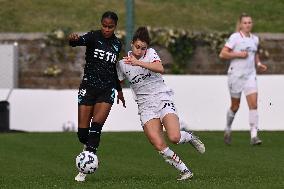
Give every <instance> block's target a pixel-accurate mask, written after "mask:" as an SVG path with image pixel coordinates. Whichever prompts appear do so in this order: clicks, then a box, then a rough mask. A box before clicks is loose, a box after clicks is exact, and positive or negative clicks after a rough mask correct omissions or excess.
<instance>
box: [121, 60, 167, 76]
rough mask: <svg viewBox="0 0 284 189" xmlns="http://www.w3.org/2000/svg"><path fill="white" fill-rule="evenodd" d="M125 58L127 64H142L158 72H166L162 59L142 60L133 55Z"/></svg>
mask: <svg viewBox="0 0 284 189" xmlns="http://www.w3.org/2000/svg"><path fill="white" fill-rule="evenodd" d="M123 59H124V62H125V63H126V64H131V65H132V66H140V67H142V68H146V69H148V70H151V71H153V72H156V73H161V74H162V73H164V67H163V64H162V62H161V61H155V62H142V61H139V60H137V59H136V58H135V57H134V56H133V55H130V56H128V57H124V58H123Z"/></svg>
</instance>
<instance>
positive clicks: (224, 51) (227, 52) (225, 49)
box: [219, 46, 248, 60]
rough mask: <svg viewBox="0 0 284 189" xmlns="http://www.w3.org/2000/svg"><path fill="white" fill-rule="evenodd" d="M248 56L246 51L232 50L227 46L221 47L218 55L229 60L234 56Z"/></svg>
mask: <svg viewBox="0 0 284 189" xmlns="http://www.w3.org/2000/svg"><path fill="white" fill-rule="evenodd" d="M247 56H248V53H247V52H246V51H241V52H233V51H232V49H230V48H228V47H226V46H225V47H223V49H222V50H221V52H220V54H219V57H220V58H221V59H226V60H231V59H234V58H246V57H247Z"/></svg>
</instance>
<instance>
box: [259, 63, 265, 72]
mask: <svg viewBox="0 0 284 189" xmlns="http://www.w3.org/2000/svg"><path fill="white" fill-rule="evenodd" d="M257 68H258V70H259V71H260V72H265V71H266V70H267V66H266V65H265V64H262V63H259V64H258V65H257Z"/></svg>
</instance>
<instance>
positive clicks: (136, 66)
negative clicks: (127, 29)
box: [117, 27, 205, 180]
mask: <svg viewBox="0 0 284 189" xmlns="http://www.w3.org/2000/svg"><path fill="white" fill-rule="evenodd" d="M149 44H150V38H149V33H148V30H147V28H145V27H140V28H138V29H137V31H136V32H135V34H134V36H133V39H132V44H131V48H132V51H130V52H128V56H127V57H124V58H123V60H121V61H119V63H118V64H117V72H118V77H119V80H121V81H122V80H124V79H127V80H128V81H129V83H130V87H131V89H132V92H133V96H134V99H135V101H136V103H137V105H138V111H139V112H138V114H139V115H140V120H141V124H142V127H143V130H144V133H145V135H146V136H147V138H148V139H149V142H150V143H151V144H152V145H153V146H154V147H155V149H156V150H157V151H158V152H159V154H160V155H162V156H163V158H164V159H165V161H166V162H168V163H169V164H170V165H173V166H174V167H175V168H176V169H177V170H179V171H180V173H181V177H180V178H179V179H178V180H186V179H190V178H192V177H193V173H192V172H191V171H190V169H189V168H188V167H187V166H186V165H185V164H184V163H183V162H182V160H181V159H180V158H179V157H178V155H177V154H176V153H175V152H173V151H172V150H171V149H170V148H169V147H168V145H167V144H166V142H165V140H164V137H163V127H164V128H165V130H166V132H167V136H168V138H169V140H170V141H171V142H172V143H174V144H183V143H190V144H191V145H192V146H193V147H194V148H195V149H196V150H197V151H198V152H199V153H204V152H205V146H204V144H203V143H202V142H201V141H200V140H199V139H198V137H196V136H194V135H193V134H192V132H189V131H188V130H186V131H180V123H179V118H178V116H177V111H176V107H175V105H174V102H173V91H172V90H171V89H170V88H168V87H167V86H166V84H165V83H164V80H163V78H162V75H161V73H163V71H164V68H163V65H162V63H161V60H160V58H159V56H158V54H157V53H156V52H155V50H154V49H152V48H148V46H149Z"/></svg>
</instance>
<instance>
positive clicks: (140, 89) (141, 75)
mask: <svg viewBox="0 0 284 189" xmlns="http://www.w3.org/2000/svg"><path fill="white" fill-rule="evenodd" d="M130 53H131V51H130V52H128V54H130ZM139 60H140V61H142V62H147V63H149V64H155V61H161V59H160V57H159V56H158V54H157V53H156V51H155V50H154V49H152V48H149V49H147V51H146V53H145V55H144V56H142V57H141V58H140V59H139ZM117 75H118V78H119V80H120V81H122V80H124V79H127V80H128V81H129V83H130V87H131V89H132V91H133V93H134V99H135V100H136V102H137V104H138V105H140V104H142V103H145V102H151V101H153V100H154V99H155V97H157V96H158V95H159V96H160V94H162V93H167V92H172V90H171V89H169V88H168V87H167V86H166V84H165V83H164V80H163V78H162V75H161V74H160V73H155V72H153V71H150V70H149V69H146V68H142V67H140V66H132V65H130V64H125V63H124V61H123V60H120V61H119V63H118V64H117ZM166 96H167V95H166ZM164 100H168V99H164Z"/></svg>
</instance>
